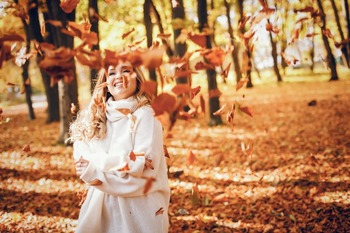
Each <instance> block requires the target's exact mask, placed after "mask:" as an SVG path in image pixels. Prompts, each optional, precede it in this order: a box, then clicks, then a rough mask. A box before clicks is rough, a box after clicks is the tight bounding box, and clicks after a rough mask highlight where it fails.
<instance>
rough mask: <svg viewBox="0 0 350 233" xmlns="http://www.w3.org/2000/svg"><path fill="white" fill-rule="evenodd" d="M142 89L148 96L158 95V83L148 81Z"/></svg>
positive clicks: (143, 84) (142, 85)
mask: <svg viewBox="0 0 350 233" xmlns="http://www.w3.org/2000/svg"><path fill="white" fill-rule="evenodd" d="M141 89H142V90H143V91H144V92H146V93H147V94H148V96H155V95H156V94H157V82H155V81H153V80H146V81H145V82H143V83H142V84H141Z"/></svg>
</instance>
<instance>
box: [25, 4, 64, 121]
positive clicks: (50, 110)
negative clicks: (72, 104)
mask: <svg viewBox="0 0 350 233" xmlns="http://www.w3.org/2000/svg"><path fill="white" fill-rule="evenodd" d="M33 3H34V4H32V5H33V7H31V8H29V20H30V24H29V26H30V29H31V32H32V35H33V38H34V39H35V40H36V41H37V42H39V43H42V42H44V41H45V40H44V38H43V36H42V35H41V32H40V24H39V13H38V1H37V0H33ZM51 29H52V26H51V25H50V24H46V31H47V32H49V36H48V37H47V39H46V41H47V42H49V43H53V41H52V36H51V33H50V31H51ZM41 59H42V58H41V56H40V54H37V59H36V61H37V63H38V64H39V62H40V60H41ZM40 73H41V77H42V80H43V84H44V89H45V95H46V101H47V119H46V123H51V122H55V121H59V120H60V114H59V100H58V87H57V85H55V86H53V87H51V86H50V76H49V75H48V74H47V73H45V72H44V71H43V70H42V69H40Z"/></svg>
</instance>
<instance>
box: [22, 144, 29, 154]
mask: <svg viewBox="0 0 350 233" xmlns="http://www.w3.org/2000/svg"><path fill="white" fill-rule="evenodd" d="M22 151H24V152H26V153H28V152H30V145H29V144H26V145H25V146H24V147H23V149H22Z"/></svg>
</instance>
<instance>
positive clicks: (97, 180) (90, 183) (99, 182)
mask: <svg viewBox="0 0 350 233" xmlns="http://www.w3.org/2000/svg"><path fill="white" fill-rule="evenodd" d="M102 183H103V182H102V181H100V180H99V179H94V180H92V181H90V182H89V183H88V185H90V186H99V185H101V184H102Z"/></svg>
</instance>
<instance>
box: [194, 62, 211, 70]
mask: <svg viewBox="0 0 350 233" xmlns="http://www.w3.org/2000/svg"><path fill="white" fill-rule="evenodd" d="M194 68H195V69H196V70H206V69H211V70H214V69H215V66H214V65H213V64H209V63H205V62H202V61H200V62H198V63H197V64H196V65H195V66H194Z"/></svg>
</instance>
